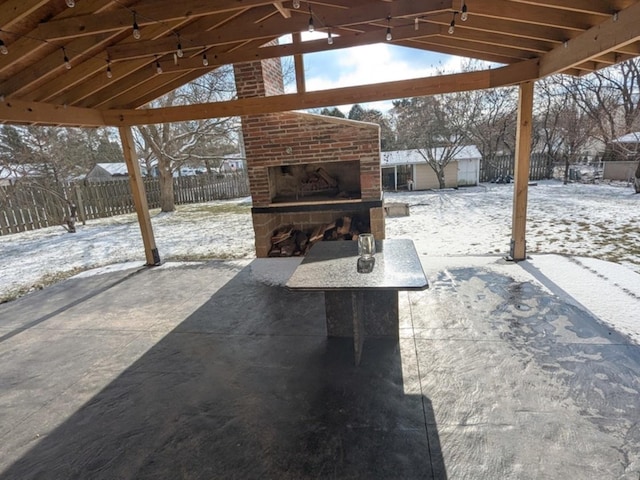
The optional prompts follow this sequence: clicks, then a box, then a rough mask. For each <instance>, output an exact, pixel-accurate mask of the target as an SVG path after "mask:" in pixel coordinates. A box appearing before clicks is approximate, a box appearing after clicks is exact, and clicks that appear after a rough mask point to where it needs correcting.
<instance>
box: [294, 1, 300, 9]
mask: <svg viewBox="0 0 640 480" xmlns="http://www.w3.org/2000/svg"><path fill="white" fill-rule="evenodd" d="M293 8H295V9H296V10H297V9H299V8H300V0H293Z"/></svg>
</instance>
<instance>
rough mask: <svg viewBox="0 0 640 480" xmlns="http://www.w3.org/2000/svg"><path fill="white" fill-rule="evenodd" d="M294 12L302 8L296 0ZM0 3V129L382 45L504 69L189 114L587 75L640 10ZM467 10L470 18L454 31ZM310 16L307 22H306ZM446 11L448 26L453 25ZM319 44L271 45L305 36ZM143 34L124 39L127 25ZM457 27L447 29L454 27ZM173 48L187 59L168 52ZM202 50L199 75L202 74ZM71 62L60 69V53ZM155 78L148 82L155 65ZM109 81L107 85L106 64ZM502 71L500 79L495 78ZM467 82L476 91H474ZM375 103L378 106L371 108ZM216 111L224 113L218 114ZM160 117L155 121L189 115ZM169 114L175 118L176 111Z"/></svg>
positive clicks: (98, 115)
mask: <svg viewBox="0 0 640 480" xmlns="http://www.w3.org/2000/svg"><path fill="white" fill-rule="evenodd" d="M295 3H297V2H295ZM299 3H300V4H301V5H300V7H299V8H294V2H293V1H291V0H287V1H278V2H274V1H264V0H217V1H207V0H182V1H175V0H140V1H132V0H117V1H108V0H102V1H100V0H76V1H75V6H74V7H73V8H69V7H68V6H67V4H66V1H65V0H48V1H45V0H5V1H3V2H1V3H0V22H2V24H1V26H0V39H2V41H3V42H4V44H5V45H6V46H7V48H8V53H7V54H6V55H0V95H1V96H2V97H3V99H4V100H3V102H2V104H1V105H0V121H5V122H17V123H20V122H23V123H62V124H80V125H82V124H84V125H101V124H105V123H106V124H117V123H135V122H136V121H142V120H145V121H153V120H154V118H153V115H152V114H151V113H149V112H146V113H145V114H143V115H140V114H136V115H138V116H137V117H136V120H132V118H133V117H132V116H131V115H130V114H131V112H130V109H134V108H138V107H141V106H143V105H145V104H146V103H147V102H149V101H151V100H153V99H155V98H157V97H159V96H161V95H163V94H165V93H167V92H169V91H171V90H173V89H175V88H176V87H177V86H179V85H182V84H185V83H187V82H189V81H191V80H193V79H195V78H197V77H199V76H200V75H202V74H204V73H206V72H207V71H210V70H212V69H215V68H216V67H218V66H219V65H223V64H232V63H240V62H246V61H249V60H255V59H264V58H272V57H279V56H287V55H292V54H297V55H301V54H304V53H311V52H318V51H324V50H335V49H340V48H347V47H350V46H356V45H366V44H372V43H379V42H385V41H386V40H385V35H386V33H387V28H390V29H391V33H392V36H393V38H392V40H391V42H392V43H395V44H397V45H402V46H405V47H410V48H416V49H422V50H428V51H433V52H440V53H445V54H454V55H461V56H465V57H471V58H476V59H481V60H487V61H491V62H498V63H501V64H504V65H506V66H508V67H506V68H505V69H504V70H502V71H500V70H494V72H487V73H485V74H484V76H481V75H475V76H467V77H460V80H451V79H448V82H443V81H442V80H435V79H428V80H423V81H415V80H414V81H405V82H394V83H393V84H385V85H383V86H382V87H381V86H376V87H367V86H363V87H361V88H352V89H339V90H336V91H332V92H328V93H325V94H324V95H319V94H317V92H310V93H308V94H307V93H305V92H299V93H298V94H296V95H292V96H289V97H290V98H289V99H287V100H286V101H285V102H284V103H283V102H275V101H271V104H269V103H268V102H264V103H263V102H260V101H254V102H251V101H249V102H244V103H242V102H221V105H219V106H214V107H212V106H211V105H210V106H208V107H206V108H205V107H198V108H193V109H192V110H191V114H193V115H194V116H203V115H211V116H217V115H224V114H229V113H231V114H238V113H247V112H252V111H256V112H257V111H264V110H267V111H268V110H273V109H278V108H287V109H296V108H308V107H311V106H319V105H322V104H325V105H339V104H340V103H339V101H338V100H340V101H343V103H351V101H353V100H354V99H355V101H363V99H364V100H365V101H366V99H369V100H375V99H383V98H394V97H393V96H394V95H395V98H398V97H399V96H402V95H407V96H411V95H420V94H427V93H436V92H438V91H446V90H447V89H451V90H456V89H462V88H489V87H492V86H499V85H505V84H511V83H517V82H519V81H525V80H531V79H535V78H538V77H542V76H545V75H549V74H553V73H557V72H564V73H569V74H578V75H579V74H583V73H587V72H591V71H594V70H596V69H600V68H603V67H606V66H609V65H612V64H614V63H617V62H621V61H624V60H626V59H629V58H632V57H635V56H637V55H640V0H420V1H417V0H393V1H388V0H386V1H385V0H351V1H349V0H320V1H310V2H305V1H302V2H299ZM465 3H466V7H467V10H468V19H467V20H466V21H462V18H461V13H462V12H461V10H462V5H463V4H465ZM310 12H311V15H310ZM454 12H455V16H454ZM310 16H311V17H312V18H313V23H314V26H315V28H316V30H317V31H321V32H324V33H328V30H329V29H330V30H331V33H332V37H333V40H334V41H333V44H331V45H330V44H329V43H328V42H327V40H326V39H321V40H315V41H309V42H302V43H292V44H285V45H277V46H266V45H267V44H268V43H269V42H270V41H272V40H274V39H277V38H279V37H281V36H283V35H285V34H293V33H296V32H301V31H304V30H307V28H308V25H309V18H310ZM134 17H135V22H136V23H137V24H138V26H139V27H140V32H141V38H140V39H135V38H134V37H133V35H132V31H133V28H132V27H133V22H134ZM453 18H455V29H454V32H453V33H452V34H450V33H449V27H450V23H451V21H452V19H453ZM178 44H180V46H181V47H182V50H183V51H184V56H183V57H182V58H178V57H177V55H176V51H177V47H178ZM63 48H64V50H63ZM205 52H206V55H207V59H208V62H209V64H208V66H205V65H203V61H202V60H203V53H205ZM65 55H66V57H67V58H68V59H69V62H70V64H71V68H70V69H67V68H66V67H65V63H64V57H65ZM158 64H159V65H160V66H161V69H162V73H157V65H158ZM108 66H109V67H110V69H111V71H112V73H113V76H112V77H111V78H107V67H108ZM496 72H501V73H496ZM474 82H475V83H474ZM372 97H373V98H372ZM222 103H224V104H225V105H222ZM173 111H174V110H171V109H168V110H164V111H163V113H162V115H160V114H158V117H157V118H162V119H163V121H173V120H175V119H177V118H178V117H184V116H187V117H188V116H189V115H190V113H185V112H184V111H181V112H180V114H177V113H176V114H175V115H172V114H171V112H173ZM176 112H177V111H176Z"/></svg>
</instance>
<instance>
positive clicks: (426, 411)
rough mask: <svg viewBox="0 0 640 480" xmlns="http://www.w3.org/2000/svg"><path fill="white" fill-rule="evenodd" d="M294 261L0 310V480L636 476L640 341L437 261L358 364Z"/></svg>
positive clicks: (486, 272)
mask: <svg viewBox="0 0 640 480" xmlns="http://www.w3.org/2000/svg"><path fill="white" fill-rule="evenodd" d="M296 261H297V259H277V260H276V259H271V260H254V261H224V262H223V261H219V262H210V263H206V264H191V265H188V264H175V265H171V264H167V265H165V266H162V267H156V268H152V269H146V268H134V269H128V270H120V271H112V272H109V273H104V274H100V275H93V276H85V277H78V278H73V279H69V280H67V281H64V282H61V283H59V284H57V285H55V286H52V287H49V288H46V289H45V290H42V291H39V292H35V293H33V294H30V295H28V296H26V297H23V298H20V299H18V300H16V301H13V302H10V303H7V304H4V305H0V479H20V480H24V479H31V478H46V479H76V478H77V479H89V478H90V479H147V478H154V479H159V478H163V479H164V478H166V479H181V478H185V479H187V478H188V479H192V478H193V479H218V478H220V479H307V478H313V479H316V478H336V479H338V478H339V479H418V478H425V479H447V478H449V479H491V480H495V479H536V480H539V479H547V478H548V479H563V480H569V479H571V480H576V479H600V480H601V479H615V480H619V479H629V480H638V478H639V477H640V424H639V419H640V380H639V377H638V372H640V347H639V346H638V345H637V344H635V343H634V342H632V341H630V340H629V339H628V338H627V337H625V336H623V335H621V334H619V333H617V332H615V331H612V330H611V329H609V328H607V327H606V326H605V325H604V324H603V323H602V322H600V321H599V320H598V319H597V318H595V317H594V316H593V315H592V314H591V313H589V312H587V311H585V310H583V309H581V308H580V307H579V306H577V305H576V304H575V303H574V302H571V301H568V300H567V299H566V298H562V297H561V296H557V295H554V294H552V293H551V292H550V290H548V289H547V288H545V287H544V286H543V285H542V284H540V283H539V282H538V280H536V278H534V275H532V273H531V272H530V270H531V268H530V266H529V267H527V265H526V264H527V262H522V263H519V264H513V263H507V262H505V261H504V260H502V259H500V258H498V257H458V258H455V257H451V258H449V257H448V258H430V257H423V258H422V261H423V264H424V268H425V272H426V273H427V275H428V277H429V279H430V282H431V288H430V289H429V290H426V291H423V292H410V293H408V292H402V293H401V294H400V311H401V325H400V340H399V341H393V340H389V339H368V340H367V341H366V342H365V345H364V352H363V357H362V362H361V364H360V366H358V367H355V366H354V364H353V350H352V349H353V346H352V343H351V342H350V341H349V340H348V339H327V338H326V335H325V325H324V305H323V299H322V295H321V294H317V293H299V292H289V291H287V290H285V289H284V288H282V286H281V284H282V283H283V281H284V280H286V278H288V274H290V272H291V271H292V269H293V268H294V267H295V264H296ZM537 276H538V279H539V277H540V275H539V274H538V275H537ZM636 314H637V312H636Z"/></svg>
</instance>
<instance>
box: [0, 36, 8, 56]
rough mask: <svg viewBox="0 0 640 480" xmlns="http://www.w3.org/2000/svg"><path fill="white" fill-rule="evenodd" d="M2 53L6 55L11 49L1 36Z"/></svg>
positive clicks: (0, 50) (0, 47)
mask: <svg viewBox="0 0 640 480" xmlns="http://www.w3.org/2000/svg"><path fill="white" fill-rule="evenodd" d="M0 53H1V54H2V55H6V54H7V53H9V49H8V48H7V46H6V45H5V44H4V42H3V41H2V39H1V38H0Z"/></svg>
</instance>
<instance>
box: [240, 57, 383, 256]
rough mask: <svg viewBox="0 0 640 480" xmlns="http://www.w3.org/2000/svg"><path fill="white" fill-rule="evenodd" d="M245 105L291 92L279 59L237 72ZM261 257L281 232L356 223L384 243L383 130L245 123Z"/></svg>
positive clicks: (282, 117) (315, 118)
mask: <svg viewBox="0 0 640 480" xmlns="http://www.w3.org/2000/svg"><path fill="white" fill-rule="evenodd" d="M234 73H235V78H236V87H237V91H238V97H239V98H246V97H252V96H267V95H277V94H281V93H283V92H284V89H283V83H282V73H281V68H280V62H279V59H274V60H264V61H262V62H260V61H256V62H251V63H246V64H241V65H236V66H235V68H234ZM242 133H243V137H244V147H245V155H246V159H247V172H248V175H249V184H250V191H251V196H252V199H253V208H252V219H253V227H254V231H255V244H256V256H257V257H266V256H268V254H269V251H270V250H271V237H272V236H273V234H274V231H276V230H277V229H279V228H280V227H282V226H285V225H293V226H294V227H295V228H296V229H299V230H305V229H311V228H314V227H316V226H318V225H321V224H328V223H331V222H334V221H336V220H337V219H338V218H341V217H344V216H349V217H354V216H357V217H358V218H364V219H365V221H366V223H367V224H368V225H369V226H370V231H371V232H372V233H373V234H374V235H375V237H376V238H380V239H381V238H384V234H385V229H384V214H383V208H382V186H381V176H380V133H379V126H378V125H376V124H371V123H364V122H355V121H351V120H345V119H341V118H334V117H327V116H322V115H312V114H306V113H297V112H282V113H270V114H261V115H251V116H244V117H242Z"/></svg>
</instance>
